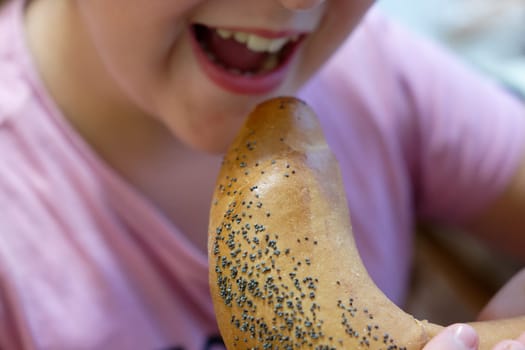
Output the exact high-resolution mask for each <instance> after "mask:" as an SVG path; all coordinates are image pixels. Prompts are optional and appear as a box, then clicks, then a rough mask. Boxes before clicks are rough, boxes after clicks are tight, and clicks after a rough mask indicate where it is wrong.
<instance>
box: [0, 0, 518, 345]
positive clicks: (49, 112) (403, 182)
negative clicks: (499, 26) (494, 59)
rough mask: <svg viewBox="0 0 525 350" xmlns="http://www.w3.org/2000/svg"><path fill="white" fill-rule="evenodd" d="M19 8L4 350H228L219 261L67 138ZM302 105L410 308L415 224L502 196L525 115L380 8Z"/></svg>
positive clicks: (2, 186)
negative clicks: (216, 288)
mask: <svg viewBox="0 0 525 350" xmlns="http://www.w3.org/2000/svg"><path fill="white" fill-rule="evenodd" d="M22 4H23V2H22V1H21V0H17V1H15V2H12V3H11V4H9V5H8V6H7V7H6V8H4V10H3V11H2V13H1V15H0V348H1V349H6V350H16V349H53V350H61V349H64V350H66V349H67V350H71V349H75V350H81V349H141V350H142V349H158V350H160V349H184V350H204V349H219V348H222V347H221V345H220V344H221V340H220V337H219V336H218V331H217V326H216V323H215V319H214V314H213V308H212V304H211V300H210V296H209V290H208V284H207V278H208V276H207V271H208V270H207V257H206V256H205V255H204V253H202V252H200V251H199V250H198V249H196V248H195V247H193V246H192V245H191V244H190V243H189V242H188V240H187V239H184V235H182V234H181V232H178V231H177V228H176V223H170V222H167V221H166V219H165V218H164V217H163V216H162V215H161V214H160V213H159V212H157V211H156V210H155V208H154V207H153V206H152V205H151V204H150V202H148V201H147V200H146V199H145V198H144V197H143V196H141V194H140V193H138V192H137V191H136V190H135V189H134V188H132V187H131V186H130V185H129V184H127V183H126V182H125V181H124V180H123V179H121V178H120V177H119V176H118V175H117V174H116V173H115V172H114V171H112V169H110V168H109V167H108V166H107V165H106V164H105V163H104V162H102V161H101V160H100V159H99V158H98V157H97V155H96V154H95V153H94V152H93V150H92V149H90V148H89V147H88V146H87V145H86V143H84V142H83V140H82V139H81V138H80V137H79V135H78V134H77V133H75V131H74V130H73V129H72V128H71V127H70V126H69V125H68V124H67V122H66V121H65V119H64V117H63V116H62V115H61V112H60V111H59V110H58V108H57V106H56V105H55V104H54V102H53V100H52V99H51V98H50V96H49V94H48V92H47V91H46V89H45V88H44V86H43V83H42V82H41V80H40V77H39V75H38V73H37V72H36V70H35V67H34V65H33V62H32V59H31V56H30V53H29V52H28V48H27V46H26V43H25V41H24V40H25V39H24V32H23V25H22ZM300 95H301V97H302V98H303V99H305V100H306V101H307V102H308V103H309V104H310V105H311V106H312V107H313V108H314V109H315V110H316V111H317V113H318V114H319V116H320V117H321V122H322V125H323V127H324V130H325V132H326V136H327V138H328V139H329V143H330V145H331V146H332V147H333V150H334V152H335V153H336V155H337V157H338V159H339V161H340V163H341V170H342V173H343V177H344V182H345V186H346V192H347V197H348V203H349V207H350V211H351V218H352V221H353V226H354V229H355V234H356V240H357V243H358V247H359V249H360V252H361V254H362V257H363V259H364V262H365V265H366V266H367V268H368V270H369V272H370V274H371V276H372V277H373V278H374V280H375V281H376V283H377V284H378V285H379V286H380V288H381V289H382V290H383V291H384V292H385V293H386V294H387V295H388V296H389V297H390V298H391V299H392V300H393V301H395V302H397V303H399V304H401V303H402V301H403V298H404V297H405V293H406V289H407V281H408V278H409V271H410V263H411V254H412V253H411V251H412V243H411V242H412V234H413V233H412V232H413V223H414V221H415V220H416V219H418V218H425V219H430V220H436V221H440V222H450V223H461V222H462V221H464V220H466V219H468V218H470V217H472V216H473V215H475V214H476V213H477V212H478V211H479V210H481V209H482V208H484V207H485V206H486V205H487V203H488V202H489V201H490V200H491V199H493V198H494V197H495V196H496V195H497V194H498V193H500V192H501V191H502V190H503V188H504V187H505V185H506V183H507V182H508V180H509V178H510V176H511V175H512V174H513V172H514V171H515V169H516V166H517V164H518V161H519V159H520V158H521V156H522V150H523V141H524V139H525V138H524V135H523V132H524V130H525V125H524V116H523V110H522V106H521V104H520V103H518V102H517V101H515V100H513V99H512V98H511V97H510V96H508V95H507V94H505V93H503V92H502V91H500V90H499V89H498V88H497V87H496V86H493V85H492V84H491V83H488V82H487V81H485V80H482V79H480V78H479V77H478V76H476V75H475V74H473V73H471V72H469V71H468V70H466V69H464V67H462V66H461V65H459V64H458V63H456V62H454V61H453V60H451V58H450V57H448V55H446V54H444V53H442V52H440V51H439V50H436V48H435V47H433V46H432V45H430V44H428V43H423V42H420V41H419V40H417V39H415V38H414V37H413V36H412V35H409V34H408V33H406V32H405V31H403V30H402V29H400V28H399V27H397V26H395V25H393V24H392V23H390V22H388V21H387V20H386V19H385V18H384V17H383V16H381V14H380V13H379V12H378V11H377V10H374V11H372V12H371V13H370V15H369V16H368V17H367V18H366V19H365V20H364V22H363V24H362V26H361V27H360V28H359V29H358V30H357V31H356V33H355V34H354V35H353V36H352V37H351V38H350V39H349V40H348V42H347V43H346V45H344V47H342V48H341V50H340V51H339V52H338V53H337V55H336V56H335V57H334V59H333V60H332V61H331V62H330V63H329V65H327V67H326V68H325V69H324V70H322V71H321V72H320V73H319V74H318V76H316V77H315V78H314V79H312V80H311V81H310V82H309V83H308V85H307V86H306V87H305V88H304V89H303V90H302V91H301V93H300ZM479 189H483V190H479ZM341 273H344V271H342V272H341Z"/></svg>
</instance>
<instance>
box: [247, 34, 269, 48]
mask: <svg viewBox="0 0 525 350" xmlns="http://www.w3.org/2000/svg"><path fill="white" fill-rule="evenodd" d="M271 43H272V41H271V40H269V39H266V38H262V37H260V36H257V35H249V36H248V43H247V45H246V46H248V48H249V49H250V50H252V51H255V52H265V51H269V48H270V45H271Z"/></svg>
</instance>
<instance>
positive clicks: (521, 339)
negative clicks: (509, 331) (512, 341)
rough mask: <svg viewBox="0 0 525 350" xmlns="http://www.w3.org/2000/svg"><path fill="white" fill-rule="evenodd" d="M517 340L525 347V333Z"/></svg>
mask: <svg viewBox="0 0 525 350" xmlns="http://www.w3.org/2000/svg"><path fill="white" fill-rule="evenodd" d="M516 340H517V341H519V342H520V343H522V344H523V345H525V333H522V334H521V335H520V336H519V337H518V339H516Z"/></svg>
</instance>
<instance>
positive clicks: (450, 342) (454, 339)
mask: <svg viewBox="0 0 525 350" xmlns="http://www.w3.org/2000/svg"><path fill="white" fill-rule="evenodd" d="M478 344H479V338H478V335H477V333H476V331H475V330H474V328H472V327H471V326H469V325H466V324H460V323H458V324H454V325H452V326H449V327H447V328H445V329H444V330H443V331H442V332H441V333H439V334H438V335H437V336H435V337H434V338H433V339H432V340H431V341H430V342H429V343H428V344H427V345H426V346H425V347H424V348H423V350H444V349H446V350H477V349H478ZM492 350H525V333H524V334H522V335H521V336H520V337H519V338H518V339H516V340H504V341H502V342H499V343H498V344H496V345H495V346H494V347H493V348H492Z"/></svg>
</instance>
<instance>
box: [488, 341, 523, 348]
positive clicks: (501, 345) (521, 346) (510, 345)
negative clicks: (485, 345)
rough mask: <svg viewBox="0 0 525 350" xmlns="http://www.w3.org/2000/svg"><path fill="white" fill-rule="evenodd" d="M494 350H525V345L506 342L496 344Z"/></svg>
mask: <svg viewBox="0 0 525 350" xmlns="http://www.w3.org/2000/svg"><path fill="white" fill-rule="evenodd" d="M492 350H525V344H523V343H521V342H519V341H517V340H504V341H502V342H499V343H498V344H496V346H495V347H494V348H493V349H492Z"/></svg>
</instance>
